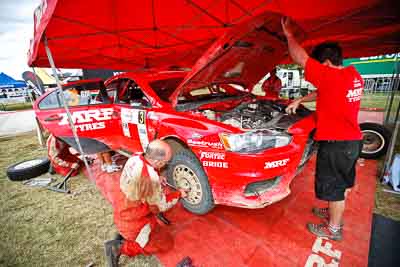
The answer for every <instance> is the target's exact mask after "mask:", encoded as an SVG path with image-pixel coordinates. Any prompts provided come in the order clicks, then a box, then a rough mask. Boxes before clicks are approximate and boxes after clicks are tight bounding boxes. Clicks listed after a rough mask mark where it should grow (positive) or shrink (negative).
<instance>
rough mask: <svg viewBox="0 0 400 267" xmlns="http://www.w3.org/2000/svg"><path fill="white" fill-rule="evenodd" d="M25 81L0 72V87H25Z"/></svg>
mask: <svg viewBox="0 0 400 267" xmlns="http://www.w3.org/2000/svg"><path fill="white" fill-rule="evenodd" d="M25 86H26V83H25V82H23V81H17V80H14V79H13V78H12V77H10V76H8V75H7V74H5V73H4V72H1V73H0V88H4V87H7V88H10V87H11V88H20V87H25Z"/></svg>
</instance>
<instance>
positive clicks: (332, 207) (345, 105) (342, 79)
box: [282, 18, 364, 240]
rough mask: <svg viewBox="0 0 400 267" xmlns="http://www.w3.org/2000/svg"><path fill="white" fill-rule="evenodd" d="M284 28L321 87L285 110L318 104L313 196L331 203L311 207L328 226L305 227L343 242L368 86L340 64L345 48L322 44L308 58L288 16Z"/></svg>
mask: <svg viewBox="0 0 400 267" xmlns="http://www.w3.org/2000/svg"><path fill="white" fill-rule="evenodd" d="M282 28H283V32H284V34H285V35H286V38H287V41H288V47H289V54H290V56H291V57H292V59H293V61H294V62H295V63H297V64H299V65H301V66H302V67H303V68H304V69H305V75H306V76H305V77H306V79H307V80H308V81H310V82H311V83H312V84H313V85H314V86H315V87H316V88H317V90H316V92H313V93H311V94H309V95H307V96H305V97H303V98H300V99H297V100H295V101H293V102H292V103H291V104H290V105H289V106H288V107H287V108H286V112H287V113H289V114H291V113H296V109H297V108H298V106H299V105H300V103H301V102H307V101H314V100H316V102H317V105H316V133H315V136H314V139H315V140H316V141H318V143H319V149H318V154H317V167H316V177H315V193H316V197H317V198H318V199H320V200H324V201H327V202H328V207H327V208H313V210H312V211H313V213H314V214H315V215H317V216H318V217H321V218H324V219H326V222H325V223H323V224H312V223H308V224H307V228H308V230H309V231H310V232H311V233H313V234H315V235H317V236H321V237H328V238H330V239H332V240H341V239H342V228H343V219H342V217H343V212H344V209H345V199H346V196H347V194H348V192H350V189H351V188H352V187H353V186H354V181H355V174H356V171H355V167H356V163H357V159H358V157H359V154H360V150H361V146H362V143H361V138H362V135H361V131H360V128H359V125H358V119H357V118H358V112H359V109H360V100H361V95H362V91H363V88H364V82H363V80H362V78H361V76H360V74H359V73H358V72H357V70H356V69H355V68H354V67H353V66H350V67H343V66H342V60H343V59H342V50H341V48H340V46H339V45H338V44H337V43H332V42H326V43H322V44H320V45H318V46H316V47H315V48H314V50H313V52H312V55H311V57H309V56H308V54H307V52H306V51H305V50H304V48H302V47H301V46H300V45H299V43H298V42H297V40H296V38H295V36H294V34H293V31H292V27H291V23H290V20H289V19H288V18H284V19H282Z"/></svg>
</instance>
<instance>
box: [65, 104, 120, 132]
mask: <svg viewBox="0 0 400 267" xmlns="http://www.w3.org/2000/svg"><path fill="white" fill-rule="evenodd" d="M112 113H113V109H112V108H101V109H93V110H82V111H75V112H72V113H71V119H72V122H73V123H74V125H75V127H76V128H77V129H78V130H80V131H82V132H84V131H92V130H98V129H104V128H105V127H106V125H105V123H104V121H106V120H111V115H112ZM59 115H60V116H61V120H60V122H59V123H58V125H68V116H67V113H60V114H59Z"/></svg>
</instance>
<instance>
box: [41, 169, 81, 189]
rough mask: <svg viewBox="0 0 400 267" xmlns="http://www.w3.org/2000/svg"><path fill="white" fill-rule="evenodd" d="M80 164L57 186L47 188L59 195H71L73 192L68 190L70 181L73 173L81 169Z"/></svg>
mask: <svg viewBox="0 0 400 267" xmlns="http://www.w3.org/2000/svg"><path fill="white" fill-rule="evenodd" d="M79 167H80V166H79V164H77V167H75V168H72V169H71V170H70V171H69V172H68V173H67V175H65V176H64V179H63V180H62V181H61V182H60V183H57V184H55V185H50V186H47V189H49V190H51V191H54V192H59V193H64V194H69V193H71V190H69V189H68V180H69V178H71V175H72V173H73V172H74V171H75V170H77V169H78V168H79Z"/></svg>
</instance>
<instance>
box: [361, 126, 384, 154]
mask: <svg viewBox="0 0 400 267" xmlns="http://www.w3.org/2000/svg"><path fill="white" fill-rule="evenodd" d="M360 128H361V133H362V135H363V147H362V151H361V154H360V157H361V158H365V159H377V158H379V157H381V156H382V155H384V154H385V153H386V151H387V149H388V147H389V142H390V136H391V133H390V131H389V130H388V129H386V128H385V127H384V126H383V125H380V124H377V123H371V122H365V123H361V124H360Z"/></svg>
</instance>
